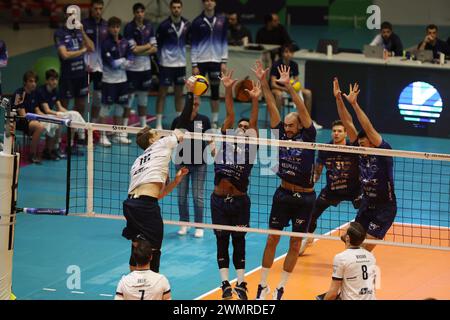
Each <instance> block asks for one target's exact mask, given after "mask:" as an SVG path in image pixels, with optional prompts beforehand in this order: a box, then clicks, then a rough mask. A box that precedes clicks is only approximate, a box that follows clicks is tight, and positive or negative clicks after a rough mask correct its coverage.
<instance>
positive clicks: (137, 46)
mask: <svg viewBox="0 0 450 320" xmlns="http://www.w3.org/2000/svg"><path fill="white" fill-rule="evenodd" d="M133 14H134V19H133V21H131V22H129V23H128V24H127V25H126V26H125V29H124V36H125V39H127V41H128V43H129V44H130V46H131V47H132V51H133V54H134V56H135V57H134V63H133V64H130V65H129V66H128V68H127V77H128V82H129V86H130V89H129V90H130V93H131V94H130V96H129V101H128V106H127V107H126V109H125V114H124V125H125V126H127V125H128V118H129V116H130V110H131V107H132V105H133V102H134V97H135V96H137V98H138V99H137V105H138V115H139V121H140V125H141V127H145V126H146V125H147V104H148V92H149V90H150V85H151V84H152V70H151V61H150V55H151V54H153V53H156V52H157V44H156V37H155V29H154V28H153V26H152V24H151V23H150V21H148V20H146V19H145V6H144V5H143V4H142V3H136V4H135V5H134V6H133Z"/></svg>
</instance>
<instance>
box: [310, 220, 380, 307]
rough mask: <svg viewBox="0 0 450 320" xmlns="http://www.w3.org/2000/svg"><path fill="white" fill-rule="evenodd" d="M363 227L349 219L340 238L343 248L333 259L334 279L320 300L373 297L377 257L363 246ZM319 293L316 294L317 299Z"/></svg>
mask: <svg viewBox="0 0 450 320" xmlns="http://www.w3.org/2000/svg"><path fill="white" fill-rule="evenodd" d="M365 238H366V231H365V230H364V228H363V227H362V226H361V224H359V223H358V222H350V226H349V227H348V229H347V231H346V233H345V235H344V236H343V240H344V242H345V251H343V252H341V253H339V254H337V255H336V256H335V257H334V260H333V279H332V281H331V284H330V288H329V289H328V292H327V293H326V294H325V296H324V297H323V295H321V296H319V297H320V300H322V297H323V300H375V299H376V298H375V281H376V276H377V266H376V259H375V257H374V255H373V254H372V253H371V252H369V251H367V250H366V249H364V247H363V246H362V243H363V241H364V239H365ZM319 297H317V298H318V299H319Z"/></svg>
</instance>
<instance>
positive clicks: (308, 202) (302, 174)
mask: <svg viewBox="0 0 450 320" xmlns="http://www.w3.org/2000/svg"><path fill="white" fill-rule="evenodd" d="M254 71H255V73H256V75H257V77H258V78H259V79H260V81H261V83H262V89H263V93H264V97H265V100H266V102H267V110H268V112H269V116H270V126H271V128H272V129H277V133H278V139H280V140H290V141H304V142H315V141H316V129H315V128H314V125H313V123H312V120H311V117H310V115H309V113H308V110H307V109H306V106H305V104H304V103H303V101H302V99H301V98H300V97H299V95H298V94H297V93H296V92H295V90H294V88H293V87H292V85H291V84H290V77H289V73H290V70H289V68H288V67H286V66H280V68H279V73H280V79H279V80H278V81H279V82H280V83H281V84H283V85H284V86H285V87H286V88H287V89H288V93H289V94H290V96H291V97H292V100H293V102H294V103H295V105H296V107H297V112H292V113H289V114H288V115H286V117H285V118H284V121H282V120H281V117H280V113H279V111H278V108H277V105H276V102H275V97H274V96H273V94H272V92H271V91H270V87H269V83H268V82H267V80H266V76H267V72H268V69H266V70H264V69H263V67H262V63H261V62H260V61H259V62H257V66H256V69H255V70H254ZM314 154H315V152H314V150H307V149H299V148H285V147H280V148H279V165H278V171H277V175H278V176H279V177H280V178H281V185H280V187H279V188H278V189H277V191H276V192H275V194H274V196H273V202H272V210H271V212H270V218H269V228H270V229H274V230H283V229H284V228H285V227H287V226H288V225H289V222H292V231H293V232H307V231H308V225H309V222H310V219H311V211H312V209H313V205H314V201H315V199H316V193H315V191H314V181H313V174H314ZM279 241H280V236H279V235H272V234H271V235H269V236H268V238H267V243H266V247H265V249H264V256H263V261H262V271H261V281H260V283H259V285H258V292H257V294H256V299H258V300H264V299H265V297H266V295H267V294H268V293H269V292H270V289H269V286H268V285H267V277H268V275H269V270H270V268H271V267H272V264H273V261H274V257H275V251H276V248H277V245H278V242H279ZM301 241H302V238H300V237H292V238H291V239H290V243H289V251H288V253H287V256H286V259H285V260H284V264H283V271H282V274H281V281H280V283H279V284H278V287H277V288H276V289H275V291H274V294H273V298H274V300H281V299H282V296H283V293H284V288H285V286H286V284H287V281H288V278H289V276H290V274H291V273H292V271H293V270H294V267H295V264H296V262H297V258H298V253H299V250H300V245H301Z"/></svg>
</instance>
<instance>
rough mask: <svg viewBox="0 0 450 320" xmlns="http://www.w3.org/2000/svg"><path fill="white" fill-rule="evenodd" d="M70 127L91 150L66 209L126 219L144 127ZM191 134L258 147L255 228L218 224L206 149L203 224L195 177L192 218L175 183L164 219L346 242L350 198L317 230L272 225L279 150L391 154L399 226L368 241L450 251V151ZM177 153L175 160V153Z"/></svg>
mask: <svg viewBox="0 0 450 320" xmlns="http://www.w3.org/2000/svg"><path fill="white" fill-rule="evenodd" d="M68 125H69V127H70V129H69V131H73V130H76V129H77V128H78V129H79V128H83V127H84V128H86V129H87V137H88V139H87V141H88V143H87V146H86V152H85V153H84V155H71V156H69V158H68V166H67V167H68V173H67V177H68V184H67V188H68V189H67V212H68V213H69V214H71V215H81V216H87V217H98V218H108V219H124V217H123V213H122V202H123V201H124V200H125V199H126V198H127V193H128V192H127V191H128V185H129V179H130V177H129V173H130V168H131V166H132V164H133V162H134V161H135V160H136V158H137V157H138V156H139V155H140V154H142V150H140V149H139V147H138V146H137V145H136V144H135V142H134V141H135V136H136V134H137V132H138V131H139V130H140V128H135V127H124V126H111V125H101V124H87V125H81V124H77V123H74V122H72V123H70V124H68ZM94 131H100V132H106V134H108V135H114V134H120V133H121V134H123V133H126V134H128V138H129V139H130V140H131V141H132V143H131V144H128V145H120V144H113V145H112V147H110V148H105V147H102V146H100V145H94V135H93V132H94ZM159 132H160V133H161V135H163V136H165V135H169V134H171V133H172V132H171V131H167V130H161V131H159ZM186 138H190V139H194V140H202V141H206V142H211V141H213V143H214V144H216V149H217V150H220V149H221V146H222V143H223V141H226V142H227V143H231V144H234V145H235V146H236V147H239V146H241V147H242V146H245V144H249V145H254V146H255V147H257V148H256V150H257V152H256V158H255V161H254V165H253V169H252V171H251V176H250V185H249V188H248V195H249V197H250V200H251V212H250V227H249V228H242V227H230V226H221V225H213V224H212V221H211V208H210V200H209V199H210V196H211V194H212V193H213V190H214V158H213V157H212V156H211V155H210V154H209V152H208V151H205V153H204V155H203V156H204V157H205V162H206V166H205V171H206V172H205V173H204V180H203V182H204V183H203V185H204V191H203V196H202V197H201V199H202V200H203V201H201V202H203V203H201V202H200V204H199V203H197V210H198V207H199V206H200V207H203V222H202V223H195V222H194V215H195V209H196V208H195V205H194V202H193V197H192V191H193V190H192V188H193V187H198V184H196V185H193V181H192V177H190V181H189V184H188V208H189V214H190V222H181V221H180V215H179V212H180V210H179V204H178V197H180V194H179V191H180V189H179V188H176V189H175V190H174V191H173V192H172V193H171V194H169V195H168V196H166V197H165V198H164V199H162V200H160V206H161V213H162V215H163V219H164V222H165V224H171V225H180V226H181V225H185V226H192V227H201V228H207V229H208V228H209V229H223V230H231V231H247V232H257V233H272V234H279V235H285V236H306V237H314V238H319V239H333V240H340V235H342V234H343V232H342V231H343V230H345V226H346V225H347V224H348V223H349V222H350V221H352V220H354V219H355V217H356V214H357V210H356V209H355V208H354V207H353V204H352V203H351V202H349V201H343V202H341V203H340V204H339V205H338V206H336V207H333V206H330V207H329V208H328V209H327V210H326V211H325V212H324V213H323V214H322V215H321V217H320V218H319V220H318V221H317V228H316V230H315V231H314V234H303V233H293V232H290V227H288V228H285V230H284V231H275V230H271V229H269V215H270V211H271V205H272V198H273V195H274V193H275V191H276V189H277V188H278V187H279V186H280V182H281V181H280V178H279V177H278V176H277V175H276V173H275V171H274V168H276V166H277V164H278V151H279V148H280V147H284V148H298V149H313V150H316V156H317V152H318V151H320V150H323V151H328V152H344V153H353V154H360V155H361V154H363V155H380V156H389V157H392V158H393V160H394V186H395V193H396V197H397V208H398V209H397V215H396V218H395V221H394V224H393V225H392V227H391V229H390V230H389V232H388V233H387V235H386V237H385V239H384V240H383V241H377V240H373V241H368V242H373V243H378V244H386V245H397V246H406V247H417V248H422V247H423V248H432V249H441V250H450V228H449V227H450V155H448V154H438V153H422V152H412V151H400V150H388V149H371V148H362V147H352V146H337V145H328V144H321V143H305V142H294V141H280V140H277V139H274V136H273V135H272V133H271V132H270V131H268V130H261V131H260V132H259V138H245V137H236V136H227V135H222V134H217V133H205V134H201V133H187V134H186V136H185V139H186ZM202 141H199V142H200V143H201V142H202ZM208 148H209V147H207V148H206V149H208ZM175 152H176V151H174V154H173V157H172V158H173V159H174V158H176V156H175ZM69 153H70V152H69ZM325 170H326V169H325V168H324V171H323V173H322V175H321V178H320V180H319V181H318V182H317V183H316V184H315V191H316V194H317V195H319V193H320V191H321V190H322V188H324V187H325V185H326V174H325ZM169 171H170V177H171V178H173V177H174V176H175V174H176V171H177V168H176V166H175V164H174V161H172V162H171V163H170V165H169ZM196 191H198V190H196ZM331 232H332V233H331Z"/></svg>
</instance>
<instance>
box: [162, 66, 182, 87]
mask: <svg viewBox="0 0 450 320" xmlns="http://www.w3.org/2000/svg"><path fill="white" fill-rule="evenodd" d="M185 78H186V68H185V67H179V68H170V67H163V66H160V67H159V85H160V86H163V87H170V86H172V85H176V86H184V79H185Z"/></svg>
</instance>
